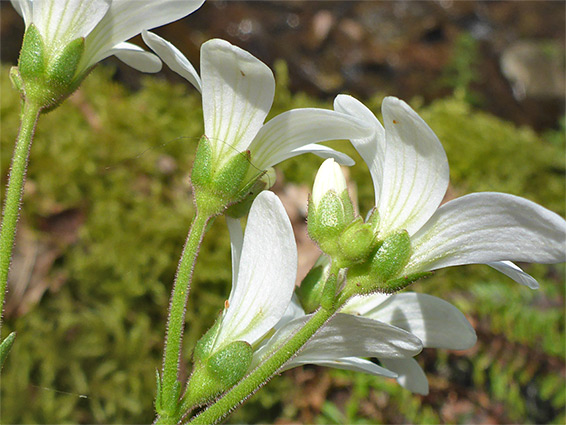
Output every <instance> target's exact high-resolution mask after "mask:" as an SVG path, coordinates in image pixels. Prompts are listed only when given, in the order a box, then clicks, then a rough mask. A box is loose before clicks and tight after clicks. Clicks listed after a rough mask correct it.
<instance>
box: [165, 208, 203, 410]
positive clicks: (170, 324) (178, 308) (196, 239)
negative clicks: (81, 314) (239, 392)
mask: <svg viewBox="0 0 566 425" xmlns="http://www.w3.org/2000/svg"><path fill="white" fill-rule="evenodd" d="M210 219H211V216H210V215H207V214H200V213H199V212H198V210H197V214H196V216H195V219H194V221H193V224H192V226H191V230H190V232H189V235H188V237H187V242H186V243H185V247H184V249H183V254H182V255H181V260H180V261H179V266H178V268H177V275H176V277H175V283H174V284H173V292H172V294H171V302H170V304H169V316H168V320H167V330H166V336H165V347H164V352H163V371H162V372H163V377H162V385H161V394H157V397H161V405H162V406H169V409H166V410H169V411H170V413H171V414H172V413H173V410H174V408H175V406H176V405H177V403H178V401H179V400H178V398H179V392H180V383H179V382H178V371H179V362H180V359H181V344H182V341H183V331H184V326H185V311H186V307H187V300H188V296H189V290H190V284H191V279H192V275H193V269H194V265H195V263H196V259H197V256H198V251H199V248H200V245H201V242H202V239H203V237H204V234H205V232H206V226H207V224H208V222H209V220H210ZM158 413H159V412H158Z"/></svg>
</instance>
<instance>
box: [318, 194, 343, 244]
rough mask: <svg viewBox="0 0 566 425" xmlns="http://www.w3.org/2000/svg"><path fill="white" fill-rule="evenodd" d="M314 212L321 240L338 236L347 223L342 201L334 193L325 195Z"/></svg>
mask: <svg viewBox="0 0 566 425" xmlns="http://www.w3.org/2000/svg"><path fill="white" fill-rule="evenodd" d="M316 211H317V212H316V214H317V219H318V224H319V231H320V232H321V236H322V237H323V238H333V237H336V236H338V235H339V234H340V232H342V230H344V228H345V227H346V226H347V225H348V223H349V217H348V215H347V213H346V211H345V205H344V201H343V199H342V197H341V196H339V195H338V194H337V193H336V192H332V191H329V192H327V193H325V194H324V196H323V197H322V199H321V200H320V202H319V203H318V205H317V208H316Z"/></svg>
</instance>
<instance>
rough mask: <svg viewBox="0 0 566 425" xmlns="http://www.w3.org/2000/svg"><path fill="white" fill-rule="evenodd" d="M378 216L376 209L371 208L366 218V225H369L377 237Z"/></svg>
mask: <svg viewBox="0 0 566 425" xmlns="http://www.w3.org/2000/svg"><path fill="white" fill-rule="evenodd" d="M379 221H380V216H379V212H378V211H377V208H375V207H374V208H373V209H372V210H371V211H370V212H369V214H368V215H367V217H366V223H367V224H369V225H370V226H371V228H372V230H373V233H374V234H376V235H377V233H378V230H379Z"/></svg>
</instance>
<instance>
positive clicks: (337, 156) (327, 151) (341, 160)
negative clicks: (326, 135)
mask: <svg viewBox="0 0 566 425" xmlns="http://www.w3.org/2000/svg"><path fill="white" fill-rule="evenodd" d="M304 153H314V154H315V155H318V156H320V157H321V158H334V160H335V161H336V162H337V163H338V164H340V165H346V166H352V165H354V164H355V163H356V161H354V160H353V159H352V158H350V157H349V156H348V155H346V154H345V153H342V152H338V151H336V150H334V149H332V148H329V147H328V146H324V145H317V144H315V143H311V144H310V145H305V146H301V147H300V148H296V149H293V150H292V151H291V152H289V156H288V157H287V158H292V157H294V156H297V155H302V154H304Z"/></svg>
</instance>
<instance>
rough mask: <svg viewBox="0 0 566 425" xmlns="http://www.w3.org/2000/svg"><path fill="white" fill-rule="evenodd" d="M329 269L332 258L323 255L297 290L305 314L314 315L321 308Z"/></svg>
mask: <svg viewBox="0 0 566 425" xmlns="http://www.w3.org/2000/svg"><path fill="white" fill-rule="evenodd" d="M329 269H330V258H328V256H326V255H321V256H320V257H319V258H318V260H316V263H314V266H313V267H312V269H310V271H309V272H308V273H307V275H306V276H305V278H304V279H303V280H302V282H301V285H300V286H299V287H298V288H297V289H296V290H295V292H296V294H297V296H298V297H299V301H300V302H301V306H302V307H303V310H305V313H307V314H309V313H312V312H313V311H315V310H316V309H317V308H318V307H320V301H321V299H322V292H323V290H324V286H325V282H326V277H327V275H328V270H329Z"/></svg>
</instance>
